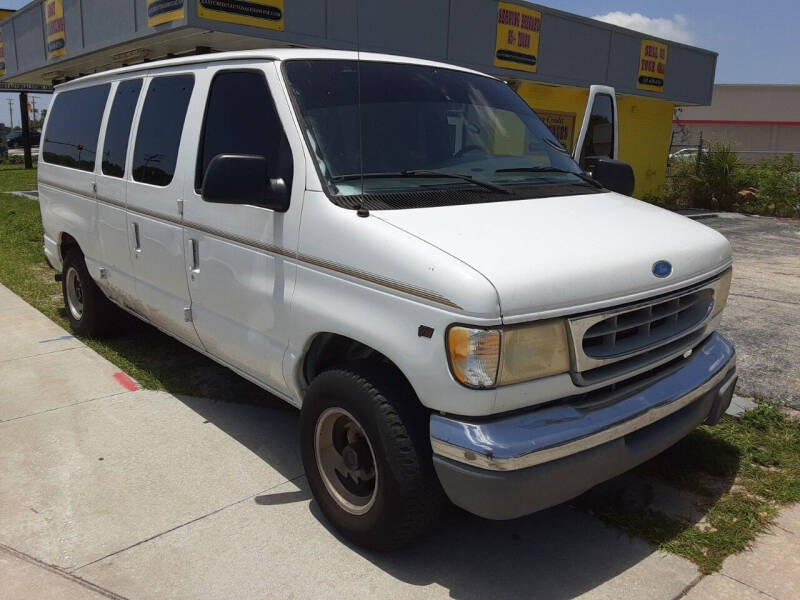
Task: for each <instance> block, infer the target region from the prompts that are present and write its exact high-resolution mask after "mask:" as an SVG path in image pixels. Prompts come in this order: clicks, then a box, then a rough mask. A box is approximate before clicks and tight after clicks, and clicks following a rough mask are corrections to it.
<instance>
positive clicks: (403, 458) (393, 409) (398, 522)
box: [312, 361, 445, 551]
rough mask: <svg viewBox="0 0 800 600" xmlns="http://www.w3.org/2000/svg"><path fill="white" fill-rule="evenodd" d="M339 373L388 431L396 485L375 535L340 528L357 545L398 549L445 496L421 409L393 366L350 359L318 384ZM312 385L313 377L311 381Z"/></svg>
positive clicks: (421, 529) (428, 523)
mask: <svg viewBox="0 0 800 600" xmlns="http://www.w3.org/2000/svg"><path fill="white" fill-rule="evenodd" d="M332 377H336V378H341V379H344V380H346V381H348V382H349V383H350V385H352V386H353V388H354V389H355V390H358V391H360V392H361V393H362V394H363V395H364V397H365V398H368V399H369V401H370V403H371V405H372V406H373V407H374V409H375V411H376V413H377V415H378V419H379V422H380V423H381V424H382V426H383V428H384V429H386V430H388V433H389V435H388V436H385V437H388V438H389V439H387V440H385V442H386V445H387V446H389V447H390V448H393V450H394V453H393V455H387V457H386V461H387V462H392V463H393V465H392V472H393V474H394V475H395V476H396V477H397V478H398V482H397V483H398V488H399V489H392V490H391V493H392V494H393V496H394V497H395V498H399V501H395V502H393V504H394V506H395V507H397V506H401V507H402V510H399V511H398V510H395V511H393V514H392V515H391V523H388V524H387V526H385V527H382V528H381V534H380V535H379V536H376V535H374V534H371V533H366V534H361V533H352V532H345V534H346V535H347V536H348V537H349V538H350V539H352V540H353V541H355V542H356V543H357V544H359V545H361V546H364V547H367V548H370V549H373V550H381V551H388V550H394V549H397V548H400V547H402V546H405V545H407V544H409V543H410V542H412V541H413V540H415V539H417V538H418V537H420V536H421V535H422V534H424V533H425V532H426V531H428V530H429V529H430V528H431V527H432V526H433V524H434V523H435V521H436V519H437V517H438V515H439V514H440V513H441V510H442V507H443V506H444V504H445V502H444V500H445V496H444V492H443V491H442V489H441V485H440V484H439V480H438V478H437V477H436V474H435V472H434V470H433V463H432V460H431V456H430V453H429V452H427V451H426V448H430V445H429V444H430V442H429V440H428V426H427V413H426V412H425V411H424V410H422V409H421V406H420V405H419V404H418V401H417V399H416V397H415V396H414V395H413V394H414V393H413V390H411V388H410V386H409V385H408V383H407V382H406V381H405V380H404V379H403V378H402V377H400V376H399V375H398V374H397V373H396V372H395V371H394V369H391V368H389V367H387V366H385V365H383V364H380V363H375V362H368V361H364V362H361V361H359V362H355V363H351V364H348V365H344V366H339V367H334V368H331V369H328V370H326V371H324V372H323V373H321V374H320V375H319V376H318V378H321V379H320V380H319V382H318V383H319V384H321V385H324V384H325V381H326V380H327V379H329V378H332ZM312 384H313V382H312Z"/></svg>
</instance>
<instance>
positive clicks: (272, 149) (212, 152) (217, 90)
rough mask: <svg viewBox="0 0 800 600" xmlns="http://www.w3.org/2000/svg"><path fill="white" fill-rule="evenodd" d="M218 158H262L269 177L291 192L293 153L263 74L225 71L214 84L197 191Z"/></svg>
mask: <svg viewBox="0 0 800 600" xmlns="http://www.w3.org/2000/svg"><path fill="white" fill-rule="evenodd" d="M218 154H252V155H256V156H263V157H265V158H266V160H267V172H268V173H269V176H270V177H272V178H278V177H282V178H283V180H284V181H285V182H286V186H287V188H289V189H291V185H292V169H293V163H292V152H291V149H290V148H289V141H288V140H287V139H286V134H285V133H284V131H283V128H282V127H281V123H280V119H279V118H278V113H277V111H276V110H275V105H274V104H273V103H272V96H271V95H270V92H269V88H268V87H267V81H266V79H265V78H264V75H263V74H262V73H259V72H256V71H223V72H220V73H218V74H217V75H216V76H215V77H214V80H213V81H212V82H211V89H210V90H209V94H208V103H207V105H206V115H205V121H204V124H203V137H202V139H201V140H200V150H199V152H198V155H197V169H196V173H195V189H197V190H199V189H200V187H201V186H202V184H203V177H204V175H205V172H206V168H207V167H208V164H209V163H210V162H211V160H212V159H213V158H214V157H215V156H217V155H218Z"/></svg>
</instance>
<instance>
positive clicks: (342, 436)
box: [300, 363, 444, 550]
mask: <svg viewBox="0 0 800 600" xmlns="http://www.w3.org/2000/svg"><path fill="white" fill-rule="evenodd" d="M426 420H427V415H426V414H425V413H424V411H423V410H422V409H421V407H420V406H419V405H418V403H417V400H416V398H415V397H413V392H411V391H410V390H409V389H408V384H407V383H406V382H405V381H403V380H402V378H400V377H398V376H396V375H395V374H394V373H393V372H392V371H391V370H390V369H387V368H385V367H383V366H382V365H375V364H368V363H364V364H358V365H353V366H345V367H341V368H337V369H332V370H329V371H325V372H324V373H321V374H320V375H318V376H317V377H316V378H315V379H314V381H312V383H311V385H310V386H309V389H308V392H307V394H306V397H305V400H304V402H303V410H302V414H301V417H300V435H301V453H302V458H303V467H304V468H305V472H306V477H307V478H308V482H309V485H310V487H311V492H312V494H313V496H314V499H315V500H316V501H317V504H318V505H319V507H320V509H321V511H322V512H323V514H324V515H325V517H326V518H327V519H328V520H329V521H330V522H331V523H332V524H333V525H334V527H336V529H338V530H339V531H340V532H341V533H342V534H343V535H344V536H345V537H347V538H348V539H350V540H351V541H353V542H354V543H356V544H358V545H360V546H364V547H366V548H370V549H374V550H392V549H395V548H398V547H400V546H403V545H405V544H407V543H409V542H411V541H413V540H414V539H415V538H417V537H418V536H420V535H421V534H423V533H424V532H425V531H426V530H427V529H429V528H430V527H431V526H432V524H433V522H434V520H435V518H436V516H437V514H438V512H439V510H440V508H441V506H442V504H443V499H444V494H443V492H442V489H441V486H440V485H439V481H438V479H437V478H436V474H435V473H434V470H433V464H432V461H431V456H430V454H431V451H430V441H429V440H428V434H427V425H426Z"/></svg>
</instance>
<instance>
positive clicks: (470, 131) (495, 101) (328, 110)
mask: <svg viewBox="0 0 800 600" xmlns="http://www.w3.org/2000/svg"><path fill="white" fill-rule="evenodd" d="M283 68H284V70H285V73H286V76H287V80H288V83H289V87H290V90H291V92H292V93H293V95H294V98H295V101H296V103H297V107H298V109H299V112H300V115H301V117H302V119H303V128H304V131H305V132H306V136H307V140H308V144H309V147H310V150H311V152H312V156H313V157H314V159H315V160H316V162H317V165H318V167H319V171H320V173H321V174H322V176H323V177H324V178H325V179H327V182H328V185H327V186H326V187H327V188H328V191H329V195H337V196H348V195H358V194H369V193H375V194H384V193H394V192H400V191H403V192H404V191H410V190H413V191H420V192H425V193H428V192H431V191H434V190H440V191H447V190H450V189H453V188H458V189H460V188H464V187H472V188H478V189H480V188H481V187H483V186H481V185H480V184H479V183H477V182H478V181H479V180H480V181H482V182H488V183H494V184H500V185H503V186H517V185H539V184H544V183H548V184H554V185H555V184H566V185H569V186H572V185H575V184H581V185H585V184H584V182H583V181H582V180H581V179H579V177H577V176H575V175H573V174H572V173H573V172H578V171H579V169H578V167H577V165H576V164H575V162H574V161H573V160H572V158H571V157H570V156H569V155H568V154H567V153H566V152H565V151H564V150H563V148H562V147H561V145H560V144H559V143H558V141H557V140H556V138H555V137H554V136H553V134H552V133H551V132H550V130H549V129H547V127H545V125H544V124H543V123H542V122H541V121H540V120H539V118H538V117H537V116H536V114H535V113H534V112H533V110H532V109H531V108H530V107H529V106H528V105H527V104H526V103H525V102H524V100H522V98H520V97H519V96H518V95H517V94H515V93H514V91H513V90H511V88H509V87H508V86H507V85H506V84H504V83H503V82H501V81H497V80H496V79H491V78H489V77H485V76H482V75H475V74H472V73H465V72H462V71H457V70H451V69H441V68H437V67H429V66H425V65H408V64H394V63H386V62H370V61H362V62H360V63H356V62H355V61H349V60H309V61H305V60H291V61H288V62H285V63H284V67H283ZM412 171H419V172H420V173H418V174H414V173H412ZM423 171H428V172H423ZM429 171H436V173H435V174H431V173H430V172H429ZM565 171H566V172H565ZM439 173H441V174H442V177H441V178H438V177H435V175H436V174H439ZM464 175H469V176H470V177H472V178H473V180H474V181H473V182H472V183H470V182H469V181H467V182H465V178H464V177H463V176H464ZM483 189H485V187H484V188H483ZM492 193H494V194H495V195H497V194H499V193H501V192H498V191H497V190H496V188H494V191H493V192H492ZM502 197H503V196H500V198H502ZM508 197H511V196H508ZM452 198H453V200H452V201H453V202H454V203H458V202H460V200H458V199H457V198H456V197H455V195H454V196H452Z"/></svg>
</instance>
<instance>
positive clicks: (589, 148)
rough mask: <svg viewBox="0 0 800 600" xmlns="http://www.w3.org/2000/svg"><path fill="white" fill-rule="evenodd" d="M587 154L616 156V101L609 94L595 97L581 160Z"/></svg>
mask: <svg viewBox="0 0 800 600" xmlns="http://www.w3.org/2000/svg"><path fill="white" fill-rule="evenodd" d="M587 156H606V157H608V158H614V102H613V100H612V99H611V96H609V95H608V94H597V95H596V96H595V97H594V104H592V112H591V114H590V115H589V126H588V127H587V129H586V139H585V141H584V143H583V148H582V149H581V157H580V158H581V161H583V159H584V158H585V157H587Z"/></svg>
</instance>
